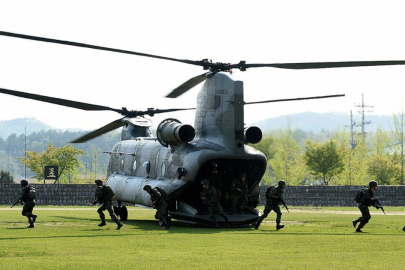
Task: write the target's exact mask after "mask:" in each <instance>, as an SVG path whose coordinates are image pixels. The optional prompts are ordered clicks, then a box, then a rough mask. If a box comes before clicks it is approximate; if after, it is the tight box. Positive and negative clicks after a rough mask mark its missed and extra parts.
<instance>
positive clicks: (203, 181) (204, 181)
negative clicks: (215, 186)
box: [201, 179, 210, 185]
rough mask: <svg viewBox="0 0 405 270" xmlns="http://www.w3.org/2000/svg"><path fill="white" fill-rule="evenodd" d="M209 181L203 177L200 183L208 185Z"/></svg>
mask: <svg viewBox="0 0 405 270" xmlns="http://www.w3.org/2000/svg"><path fill="white" fill-rule="evenodd" d="M209 184H210V181H208V180H207V179H204V180H202V181H201V185H209Z"/></svg>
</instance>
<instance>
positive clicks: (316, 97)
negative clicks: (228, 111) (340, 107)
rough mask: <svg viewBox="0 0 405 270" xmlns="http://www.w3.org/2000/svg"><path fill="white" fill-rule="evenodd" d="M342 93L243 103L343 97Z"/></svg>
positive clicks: (246, 103)
mask: <svg viewBox="0 0 405 270" xmlns="http://www.w3.org/2000/svg"><path fill="white" fill-rule="evenodd" d="M344 96H345V95H344V94H340V95H330V96H315V97H302V98H287V99H274V100H266V101H256V102H245V105H250V104H259V103H270V102H282V101H297V100H307V99H321V98H334V97H344Z"/></svg>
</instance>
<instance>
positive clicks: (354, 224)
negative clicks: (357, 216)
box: [352, 220, 359, 228]
mask: <svg viewBox="0 0 405 270" xmlns="http://www.w3.org/2000/svg"><path fill="white" fill-rule="evenodd" d="M357 222H359V221H358V220H353V221H352V223H353V227H354V228H356V225H357Z"/></svg>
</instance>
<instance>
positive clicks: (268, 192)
mask: <svg viewBox="0 0 405 270" xmlns="http://www.w3.org/2000/svg"><path fill="white" fill-rule="evenodd" d="M273 188H274V186H271V187H269V188H267V190H266V193H265V196H266V199H267V200H269V199H270V192H271V191H272V189H273Z"/></svg>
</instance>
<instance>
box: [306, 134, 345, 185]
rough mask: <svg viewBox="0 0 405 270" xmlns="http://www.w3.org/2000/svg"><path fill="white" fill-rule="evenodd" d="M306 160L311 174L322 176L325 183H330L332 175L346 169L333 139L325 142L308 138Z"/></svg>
mask: <svg viewBox="0 0 405 270" xmlns="http://www.w3.org/2000/svg"><path fill="white" fill-rule="evenodd" d="M304 160H305V164H306V165H307V167H308V169H309V170H310V172H311V174H313V175H315V176H318V177H321V178H322V180H323V182H324V183H325V185H329V182H330V181H331V180H332V177H333V176H335V175H337V174H339V173H341V172H342V171H343V170H344V163H343V161H342V157H341V156H340V155H339V153H338V150H337V147H336V143H335V142H334V140H333V139H329V140H328V141H327V142H326V143H324V144H321V143H319V142H312V141H310V140H307V141H306V142H305V157H304Z"/></svg>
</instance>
